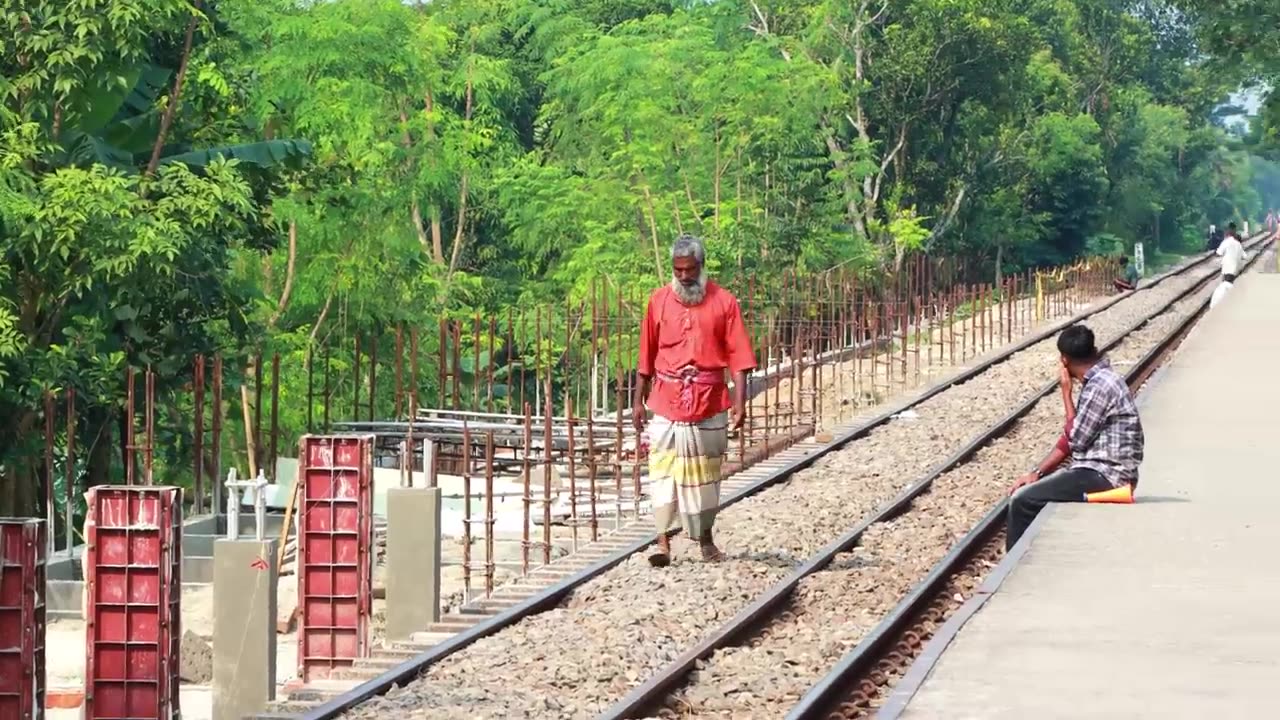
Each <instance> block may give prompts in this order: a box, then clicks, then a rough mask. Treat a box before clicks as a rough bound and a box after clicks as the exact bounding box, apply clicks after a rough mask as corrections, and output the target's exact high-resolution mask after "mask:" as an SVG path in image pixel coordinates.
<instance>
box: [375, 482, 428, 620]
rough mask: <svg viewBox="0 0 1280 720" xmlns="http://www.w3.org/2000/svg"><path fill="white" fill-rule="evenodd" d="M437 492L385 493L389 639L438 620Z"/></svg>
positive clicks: (405, 490) (395, 490) (391, 490)
mask: <svg viewBox="0 0 1280 720" xmlns="http://www.w3.org/2000/svg"><path fill="white" fill-rule="evenodd" d="M440 505H441V494H440V488H389V489H388V490H387V572H386V578H387V638H388V639H391V640H402V639H404V638H407V637H409V636H410V635H412V634H413V633H415V632H418V631H421V630H426V629H427V626H428V625H430V624H431V623H434V622H439V620H440Z"/></svg>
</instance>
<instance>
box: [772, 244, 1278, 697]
mask: <svg viewBox="0 0 1280 720" xmlns="http://www.w3.org/2000/svg"><path fill="white" fill-rule="evenodd" d="M1270 243H1271V241H1270V240H1268V239H1267V238H1265V237H1264V238H1263V240H1262V241H1261V242H1259V243H1257V244H1256V245H1254V247H1256V248H1258V249H1259V251H1258V252H1256V253H1254V255H1253V257H1252V258H1250V259H1249V260H1248V261H1247V262H1246V263H1245V267H1244V270H1242V272H1245V271H1248V270H1249V269H1250V268H1252V266H1253V265H1254V264H1255V263H1256V262H1257V261H1258V260H1259V258H1261V257H1262V254H1263V253H1262V250H1263V249H1265V247H1266V246H1267V245H1268V244H1270ZM1214 279H1216V278H1214V277H1213V276H1210V277H1209V278H1206V279H1205V280H1204V281H1203V282H1201V283H1198V284H1197V285H1196V286H1195V287H1193V288H1191V290H1189V291H1188V292H1186V293H1181V294H1180V297H1179V298H1178V299H1175V300H1174V301H1173V302H1171V303H1169V305H1167V306H1166V307H1165V308H1164V309H1162V310H1161V311H1158V312H1156V313H1154V314H1153V315H1152V316H1151V317H1149V318H1147V320H1146V321H1143V322H1142V323H1140V324H1139V327H1140V326H1141V325H1145V324H1146V323H1147V322H1149V321H1150V320H1151V319H1154V318H1155V317H1156V316H1158V315H1160V314H1163V312H1165V311H1167V309H1168V307H1170V306H1172V305H1173V303H1175V302H1177V301H1178V300H1180V299H1181V298H1182V297H1186V296H1187V295H1190V294H1191V293H1192V292H1193V291H1196V290H1197V289H1203V287H1204V285H1205V284H1207V283H1209V282H1212V281H1213V280H1214ZM1208 310H1209V298H1205V299H1204V301H1203V302H1202V303H1201V304H1200V306H1199V307H1197V308H1196V309H1195V310H1194V311H1192V312H1191V313H1190V314H1189V315H1188V316H1187V317H1186V318H1183V319H1182V320H1181V321H1180V322H1179V323H1178V324H1177V326H1175V327H1174V328H1173V329H1172V330H1171V331H1170V332H1169V333H1168V334H1166V335H1165V336H1164V337H1163V338H1162V339H1161V340H1160V342H1158V343H1156V345H1155V346H1154V347H1152V348H1151V349H1150V350H1148V351H1147V352H1146V353H1144V354H1143V356H1142V357H1141V358H1139V360H1138V361H1137V362H1136V363H1134V364H1133V365H1132V366H1131V367H1130V368H1129V369H1128V370H1127V371H1126V372H1125V381H1126V382H1127V383H1128V384H1129V387H1130V389H1131V390H1133V391H1135V392H1136V391H1138V390H1139V389H1140V388H1141V387H1142V385H1143V384H1144V383H1145V382H1146V381H1147V380H1148V379H1149V378H1150V376H1151V374H1152V373H1153V372H1154V371H1155V370H1156V369H1157V367H1159V365H1160V363H1161V361H1162V360H1163V359H1164V358H1165V357H1166V356H1167V355H1168V354H1169V353H1170V352H1171V351H1172V350H1173V349H1175V348H1176V347H1177V346H1178V345H1179V344H1180V343H1181V342H1182V340H1183V339H1185V337H1186V336H1187V334H1188V333H1189V332H1190V330H1191V329H1192V328H1193V327H1194V326H1195V324H1196V323H1197V322H1199V320H1200V319H1201V318H1202V317H1203V316H1204V315H1205V313H1206V312H1208ZM1137 329H1138V327H1134V328H1131V329H1130V330H1129V332H1130V333H1131V332H1133V331H1134V330H1137ZM1127 334H1129V333H1126V335H1127ZM1123 337H1124V336H1121V337H1120V338H1117V340H1115V341H1113V342H1112V343H1109V344H1108V345H1109V346H1114V345H1116V344H1118V342H1119V341H1120V340H1123ZM1056 386H1057V383H1051V384H1049V385H1047V386H1046V387H1045V389H1044V390H1043V391H1042V392H1041V394H1040V395H1039V396H1037V397H1036V398H1035V399H1033V401H1032V402H1030V403H1028V404H1027V405H1026V406H1024V407H1023V408H1022V409H1021V410H1022V412H1029V411H1030V409H1031V408H1032V407H1034V405H1036V404H1037V403H1039V401H1040V400H1041V399H1043V398H1044V397H1046V396H1047V395H1049V394H1050V393H1052V392H1053V390H1054V389H1055V388H1056ZM1001 424H1002V425H1004V423H1001ZM1009 424H1010V425H1011V424H1012V423H1009ZM1002 434H1004V431H1003V430H1001V431H999V432H994V433H988V434H987V437H986V440H985V441H984V442H983V443H982V444H983V445H985V444H986V443H987V442H990V441H992V440H995V439H996V438H997V437H999V436H1000V435H1002ZM976 449H977V448H975V451H976ZM1008 503H1009V499H1008V498H1007V497H1006V498H1002V499H1001V500H1000V502H998V503H996V505H995V506H994V507H993V508H991V510H990V511H989V512H988V513H987V514H986V515H985V516H983V518H982V519H981V520H980V521H978V524H977V525H976V526H975V527H974V528H973V529H972V530H971V531H970V532H969V533H968V534H966V535H965V536H964V537H963V538H962V539H961V540H960V541H959V542H957V543H956V544H955V545H954V546H953V547H952V549H951V550H950V551H949V552H948V553H947V555H946V556H944V557H943V558H942V559H941V560H939V561H938V563H937V564H936V565H935V566H934V567H933V569H932V570H931V571H930V572H929V574H928V575H927V576H925V577H924V579H922V580H921V581H920V582H919V583H917V584H916V586H915V587H914V588H913V589H912V590H911V592H909V593H908V594H907V595H906V597H904V598H903V599H902V600H901V601H900V602H899V603H898V604H897V605H896V606H894V608H893V610H891V611H890V612H889V614H888V615H886V616H885V618H884V619H883V620H881V621H880V623H879V624H877V625H876V627H875V628H873V629H872V630H871V632H870V633H868V634H867V635H866V636H865V637H864V638H863V639H862V640H861V641H860V642H859V643H858V644H857V645H856V646H854V648H853V649H852V650H850V651H849V653H848V654H846V655H845V656H844V657H843V658H841V660H840V662H838V663H837V664H836V665H835V666H834V667H833V668H832V669H831V671H830V672H828V673H827V675H826V676H824V677H823V678H822V679H821V680H819V681H818V682H817V683H815V684H814V685H813V687H812V688H811V689H810V690H809V692H807V693H806V694H805V695H804V696H803V697H802V698H801V699H800V701H799V702H798V703H796V705H795V706H794V707H793V708H792V709H791V711H790V712H789V713H788V714H787V716H786V720H815V719H816V718H826V717H828V716H829V714H830V713H831V712H832V707H833V706H834V705H836V704H837V701H838V699H839V698H841V697H844V696H845V695H847V694H848V693H849V692H850V685H851V684H852V683H853V682H855V681H856V679H857V678H859V677H862V676H865V675H866V674H867V673H868V672H869V671H870V669H871V668H873V667H874V666H875V665H876V663H877V660H878V659H879V658H880V657H881V656H882V655H884V654H885V653H886V652H887V651H888V650H890V649H891V643H892V641H893V640H894V639H895V638H897V637H899V636H900V635H902V633H903V632H904V631H906V630H907V629H908V628H910V627H911V625H912V624H913V622H914V621H915V618H916V617H917V616H918V615H919V614H921V613H922V612H923V611H924V610H925V609H926V607H927V606H928V605H929V603H930V601H931V600H933V599H934V598H935V597H937V596H938V594H939V593H940V592H941V591H942V590H944V589H945V587H946V584H947V581H948V580H949V579H950V578H951V577H952V576H953V575H954V574H955V573H957V572H958V571H960V570H961V569H963V567H964V564H965V563H966V562H967V561H968V559H969V558H970V557H972V556H973V555H974V554H976V553H977V552H979V551H981V549H982V548H983V546H984V545H985V544H986V543H987V542H988V541H989V540H990V539H991V537H992V536H993V535H994V534H995V533H997V532H998V531H999V529H1000V524H1001V523H1002V522H1003V521H1004V514H1005V511H1006V508H1007V507H1008ZM908 699H909V698H908ZM901 704H902V706H903V707H905V702H903V703H901Z"/></svg>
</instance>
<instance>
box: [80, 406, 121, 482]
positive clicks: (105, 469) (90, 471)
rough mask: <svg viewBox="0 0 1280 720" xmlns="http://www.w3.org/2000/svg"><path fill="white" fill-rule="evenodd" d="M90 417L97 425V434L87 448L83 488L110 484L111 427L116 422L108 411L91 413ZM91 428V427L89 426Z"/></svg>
mask: <svg viewBox="0 0 1280 720" xmlns="http://www.w3.org/2000/svg"><path fill="white" fill-rule="evenodd" d="M91 417H93V419H94V421H95V422H96V424H97V427H98V432H97V433H96V434H95V435H93V437H94V440H93V442H92V443H91V444H90V446H89V462H88V464H87V465H86V467H85V488H86V489H88V488H91V487H97V486H99V485H107V484H109V483H110V482H111V461H112V458H113V457H114V454H113V453H112V452H111V443H112V431H111V426H112V424H113V423H114V421H115V420H116V418H115V417H114V413H111V412H109V411H105V410H102V411H91ZM89 427H91V428H92V427H93V425H92V424H91V425H89Z"/></svg>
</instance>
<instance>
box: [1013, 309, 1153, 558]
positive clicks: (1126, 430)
mask: <svg viewBox="0 0 1280 720" xmlns="http://www.w3.org/2000/svg"><path fill="white" fill-rule="evenodd" d="M1058 352H1059V353H1060V354H1061V362H1062V372H1061V375H1060V377H1059V387H1060V388H1061V390H1062V395H1063V404H1064V405H1065V406H1066V414H1067V422H1066V427H1067V429H1068V430H1067V434H1068V438H1067V443H1066V444H1065V446H1064V444H1063V442H1062V440H1059V441H1058V445H1057V446H1056V447H1055V448H1054V450H1053V452H1051V453H1049V455H1048V457H1046V458H1045V459H1044V460H1042V461H1041V462H1040V465H1039V466H1038V467H1036V468H1035V469H1034V470H1032V471H1031V472H1029V473H1027V474H1026V475H1024V476H1022V477H1021V478H1019V479H1018V481H1017V482H1016V483H1015V484H1014V486H1013V491H1012V492H1013V496H1012V497H1010V498H1009V519H1008V536H1007V538H1006V539H1005V547H1006V548H1012V547H1013V546H1014V544H1015V543H1017V542H1018V539H1019V538H1021V537H1022V534H1023V533H1024V532H1026V530H1027V527H1029V526H1030V525H1031V521H1032V520H1035V518H1036V515H1038V514H1040V511H1041V510H1042V509H1043V508H1044V506H1045V505H1047V504H1049V503H1051V502H1086V501H1087V495H1088V494H1089V493H1095V492H1102V491H1104V490H1111V489H1113V488H1118V487H1121V486H1124V485H1128V486H1130V487H1136V486H1137V484H1138V466H1139V465H1141V464H1142V453H1143V444H1144V438H1143V433H1142V421H1141V420H1140V419H1139V418H1138V408H1137V406H1136V405H1134V402H1133V396H1132V395H1131V394H1130V393H1129V386H1128V385H1127V384H1126V383H1125V381H1124V378H1123V377H1121V376H1120V375H1119V374H1118V373H1116V371H1114V370H1112V369H1111V364H1110V363H1108V362H1107V361H1106V359H1104V358H1103V357H1101V356H1100V355H1099V354H1098V348H1097V347H1096V346H1095V345H1094V338H1093V331H1092V330H1090V329H1089V328H1087V327H1085V326H1084V325H1073V326H1071V327H1069V328H1067V329H1066V330H1063V331H1062V334H1061V335H1059V336H1058ZM1073 380H1078V381H1079V382H1080V383H1081V389H1080V399H1079V401H1078V402H1076V403H1075V404H1074V405H1073V404H1072V402H1071V383H1072V381H1073ZM1068 458H1070V463H1069V464H1068V465H1067V467H1066V469H1064V470H1059V469H1058V468H1059V466H1060V465H1062V463H1063V462H1064V461H1066V460H1067V459H1068Z"/></svg>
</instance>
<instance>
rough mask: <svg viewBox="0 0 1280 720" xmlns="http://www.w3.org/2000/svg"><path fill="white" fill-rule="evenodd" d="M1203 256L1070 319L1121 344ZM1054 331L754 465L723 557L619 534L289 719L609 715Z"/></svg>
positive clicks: (1039, 360)
mask: <svg viewBox="0 0 1280 720" xmlns="http://www.w3.org/2000/svg"><path fill="white" fill-rule="evenodd" d="M1208 260H1209V258H1201V259H1199V260H1196V261H1194V262H1191V263H1188V264H1187V265H1185V266H1183V267H1181V268H1179V269H1177V270H1175V271H1173V272H1170V273H1168V274H1166V275H1164V276H1161V277H1159V278H1156V279H1154V280H1153V282H1152V283H1151V284H1150V285H1148V286H1145V287H1144V288H1143V289H1142V290H1141V291H1140V292H1138V293H1134V294H1130V295H1126V296H1121V297H1117V298H1113V299H1112V300H1109V301H1107V302H1105V303H1100V304H1099V305H1098V306H1097V307H1095V308H1093V309H1091V310H1090V311H1089V312H1086V313H1084V314H1082V315H1081V316H1077V318H1075V319H1073V320H1080V319H1086V318H1092V320H1090V322H1091V324H1094V325H1097V326H1099V328H1100V329H1101V332H1100V333H1099V334H1100V336H1102V337H1108V336H1122V335H1124V334H1126V332H1127V331H1126V330H1125V329H1126V328H1127V327H1128V326H1129V325H1131V324H1132V323H1131V322H1129V321H1128V320H1127V318H1132V317H1143V318H1145V317H1147V316H1149V315H1151V314H1153V313H1158V312H1159V311H1160V310H1162V309H1163V308H1164V307H1166V306H1167V305H1168V304H1170V303H1171V302H1173V300H1171V299H1170V298H1175V299H1176V298H1179V297H1184V296H1185V295H1186V294H1187V293H1189V292H1192V291H1193V290H1194V289H1195V288H1196V287H1197V286H1198V285H1199V284H1201V283H1202V281H1203V279H1204V277H1207V276H1211V275H1212V272H1211V270H1209V269H1208V268H1206V267H1205V265H1206V263H1207V262H1208ZM1063 324H1065V323H1061V324H1059V325H1057V326H1054V327H1051V328H1049V329H1047V330H1045V331H1043V332H1041V333H1038V334H1036V335H1034V336H1032V337H1030V338H1028V339H1027V340H1025V341H1023V342H1021V343H1018V344H1017V345H1015V346H1013V347H1011V348H1009V349H1008V350H1006V351H1004V352H1002V353H1000V354H998V355H996V356H995V357H993V358H991V359H989V360H988V361H986V362H984V363H983V364H981V365H979V366H976V367H973V368H970V369H969V370H966V371H964V372H962V373H960V374H958V375H956V376H955V377H953V378H951V379H950V380H948V381H946V382H944V383H942V384H940V385H938V386H936V387H935V388H933V389H931V390H930V391H927V392H926V393H924V394H923V395H921V396H919V397H917V398H915V399H913V400H911V401H909V402H906V403H903V404H901V405H899V406H898V407H895V408H893V409H891V410H890V411H888V412H885V413H882V414H881V415H878V416H876V417H873V418H869V419H867V420H866V421H865V422H863V423H861V424H860V425H858V426H857V427H854V428H853V429H851V430H849V431H847V432H845V433H843V434H842V435H840V436H839V437H837V438H836V439H835V440H833V441H832V442H831V443H829V444H827V445H826V446H825V447H822V448H820V449H815V450H813V451H812V452H810V454H808V455H806V456H802V457H798V458H793V459H792V460H790V461H789V462H786V463H783V464H777V465H775V466H774V467H771V468H767V469H766V471H765V472H764V474H763V476H762V477H760V478H759V479H758V480H756V481H755V482H753V483H751V484H750V485H747V486H745V487H742V488H740V489H739V490H737V491H736V492H735V493H733V495H732V496H731V497H729V498H727V500H726V505H729V506H731V507H728V508H727V509H726V510H725V511H724V512H723V513H722V517H723V518H724V520H723V523H722V527H724V528H725V530H724V532H723V533H722V535H721V538H722V539H723V540H724V541H725V545H726V548H727V549H728V550H729V552H730V554H731V555H732V558H731V560H730V561H729V562H727V563H723V564H720V565H704V564H702V563H697V562H676V563H675V564H673V566H672V567H671V568H668V569H666V570H665V571H662V572H656V571H651V570H649V569H647V567H644V566H643V565H642V563H643V560H642V559H640V558H639V556H638V553H639V552H640V551H642V550H643V549H644V548H645V547H646V546H647V545H648V544H650V543H651V542H652V540H653V537H652V535H651V534H649V535H647V536H644V537H640V538H633V539H629V540H628V541H627V542H625V543H620V544H621V545H622V546H621V547H619V548H618V549H617V551H616V552H613V553H612V554H611V555H608V556H606V557H603V558H601V559H600V560H598V561H597V562H595V563H594V564H592V565H591V566H589V567H587V568H585V569H583V570H582V571H581V572H579V573H577V574H576V575H573V576H570V577H567V578H565V579H564V580H563V581H562V582H560V583H558V584H557V585H556V586H554V587H552V588H549V589H548V590H546V591H544V592H543V593H541V594H539V595H538V596H535V597H533V598H530V599H529V600H526V601H524V602H522V603H521V604H519V605H517V606H514V607H511V608H509V609H507V610H505V611H504V612H503V613H501V614H500V615H498V616H496V617H494V618H492V619H491V620H489V621H486V622H485V623H482V624H481V625H479V626H476V627H474V628H471V629H470V630H468V631H466V632H463V633H461V634H459V635H456V636H454V637H452V638H450V639H447V640H445V641H444V642H442V643H440V644H438V645H436V646H435V647H432V648H430V649H428V650H426V651H425V652H422V653H420V654H418V655H416V656H415V657H411V658H406V659H405V661H404V662H402V663H400V664H399V665H396V666H394V667H390V668H389V669H388V670H387V671H386V672H383V673H382V674H381V675H379V676H377V677H375V678H372V679H370V680H369V681H367V682H365V683H364V684H363V685H361V686H359V687H357V688H355V689H353V690H351V691H349V692H346V693H343V694H341V695H338V696H336V697H332V698H329V699H328V700H327V701H326V702H323V703H322V704H320V705H318V706H315V707H312V708H309V709H302V712H301V713H300V714H301V715H302V716H303V717H306V718H315V719H317V720H318V719H319V718H332V717H352V718H363V717H383V716H386V715H392V714H409V716H410V717H432V718H436V717H441V718H444V717H467V718H473V717H585V716H590V715H594V714H596V713H598V712H601V711H603V710H608V709H609V706H610V704H611V703H614V702H615V701H616V699H617V698H619V697H623V696H626V697H628V698H631V697H635V696H636V693H638V692H639V690H638V689H636V686H637V685H639V686H640V688H643V687H644V686H645V685H646V684H647V683H646V682H645V678H646V677H648V676H649V675H650V674H652V673H655V672H659V673H661V672H664V668H668V667H670V666H672V665H673V664H674V663H676V662H680V661H682V658H684V657H685V656H687V655H689V653H690V652H691V651H688V650H687V648H689V647H694V649H695V650H696V649H697V648H698V647H703V646H704V645H706V644H707V640H706V638H704V637H703V636H704V635H706V629H707V628H708V627H717V626H718V625H723V624H724V621H725V620H727V619H729V618H730V617H731V616H734V614H735V613H737V612H738V611H739V610H741V609H743V608H747V609H750V608H751V607H754V606H755V605H756V604H758V602H753V600H758V598H757V596H759V595H761V594H762V593H765V592H768V591H769V589H770V588H771V587H774V586H777V584H778V583H779V581H781V580H783V579H784V578H786V577H788V576H791V575H794V574H795V572H794V570H793V568H795V567H796V566H797V565H801V566H802V567H807V566H808V565H809V563H804V562H803V558H806V557H812V556H814V554H815V552H821V551H822V550H824V549H828V548H830V547H831V546H832V544H831V543H830V540H831V538H833V537H838V536H841V531H843V530H845V529H847V527H848V525H849V521H850V520H852V519H856V518H857V517H867V516H870V515H871V514H872V513H876V512H877V508H880V507H882V506H883V505H884V503H885V502H886V501H888V500H891V499H892V498H895V497H900V496H901V493H903V492H904V491H905V490H908V489H910V488H911V487H912V486H913V485H914V484H915V482H914V481H915V479H916V478H918V477H920V474H921V473H922V472H925V471H926V470H927V469H928V466H929V465H930V464H931V462H930V460H929V458H930V457H936V456H940V455H942V454H944V453H946V452H947V451H948V450H949V449H950V448H953V447H957V446H961V445H964V444H965V443H966V441H970V442H971V440H970V438H971V436H972V435H973V432H974V429H975V428H980V427H985V426H986V425H988V424H989V423H990V421H991V420H994V419H997V418H999V417H1000V415H1001V414H1002V411H1003V410H1004V408H1007V407H1009V406H1010V405H1013V404H1014V401H1015V399H1021V398H1025V397H1027V396H1028V395H1034V394H1036V393H1038V392H1039V391H1040V383H1039V382H1037V380H1039V379H1041V378H1043V377H1045V370H1044V368H1045V365H1044V358H1045V357H1046V351H1047V349H1046V348H1045V347H1043V346H1042V344H1043V343H1046V342H1048V343H1049V344H1051V343H1052V337H1053V335H1054V334H1055V333H1056V331H1057V330H1058V329H1059V328H1060V327H1061V326H1062V325H1063ZM1121 331H1125V332H1121ZM996 388H999V392H996V393H995V394H994V395H993V391H994V390H995V389H996ZM855 441H857V442H855ZM904 445H905V447H909V448H911V449H912V450H913V452H912V455H913V458H912V461H911V462H909V463H906V464H905V465H904V462H903V459H902V458H901V457H900V456H899V453H898V452H895V451H900V450H901V448H902V447H904ZM913 463H914V464H913ZM907 466H909V467H907ZM908 502H909V501H908ZM904 507H905V505H904ZM846 535H847V533H846ZM837 552H838V551H837ZM624 563H625V564H626V566H625V567H622V568H618V567H617V566H618V565H620V564H624ZM566 597H568V598H569V599H568V601H567V602H562V601H563V600H564V598H566ZM744 612H745V611H744ZM719 634H720V633H719V631H717V632H716V633H714V634H713V637H714V636H718V635H719ZM494 635H498V637H491V636H494ZM700 641H701V642H700ZM713 645H714V643H713ZM710 649H712V650H714V649H715V648H714V647H710ZM404 652H405V654H407V653H408V652H409V650H407V649H406V650H405V651H404ZM695 655H696V653H695ZM695 660H696V657H695ZM649 701H650V702H652V699H650V700H649ZM300 709H301V708H300ZM610 712H612V710H610ZM273 716H275V717H278V716H279V715H278V714H276V715H273Z"/></svg>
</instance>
